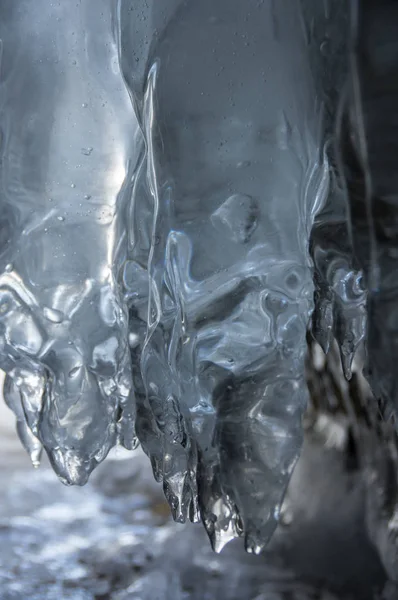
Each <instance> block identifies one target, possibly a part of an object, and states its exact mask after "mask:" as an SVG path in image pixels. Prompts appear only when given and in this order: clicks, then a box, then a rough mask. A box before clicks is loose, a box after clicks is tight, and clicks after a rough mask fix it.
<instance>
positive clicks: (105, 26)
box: [0, 0, 365, 553]
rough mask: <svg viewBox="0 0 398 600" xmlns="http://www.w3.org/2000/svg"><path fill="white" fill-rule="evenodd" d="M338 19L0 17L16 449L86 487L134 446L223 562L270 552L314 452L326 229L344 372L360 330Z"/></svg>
mask: <svg viewBox="0 0 398 600" xmlns="http://www.w3.org/2000/svg"><path fill="white" fill-rule="evenodd" d="M344 5H345V3H344V2H342V1H339V0H334V1H332V0H330V1H329V0H324V2H319V1H318V0H316V1H315V0H306V1H304V0H302V1H299V0H294V1H292V0H246V1H245V2H242V1H241V0H216V1H215V0H201V1H200V2H196V1H195V0H167V1H166V0H162V2H158V1H157V0H151V1H148V0H145V1H144V0H119V1H116V0H112V1H110V2H109V1H106V0H82V1H80V2H78V3H76V4H75V3H73V4H70V3H59V4H56V3H48V2H47V1H46V0H35V1H33V0H21V1H20V2H18V3H16V2H14V1H11V0H4V1H3V2H2V3H1V7H0V11H1V12H0V17H1V19H0V38H1V40H2V45H1V47H2V62H1V79H0V103H1V121H0V127H1V165H0V169H1V171H0V173H1V175H0V176H1V196H0V201H1V207H2V211H1V228H0V232H1V236H0V270H1V274H0V294H1V298H0V323H1V330H0V334H1V335H0V343H1V344H2V352H1V356H0V366H1V367H2V369H3V370H5V371H6V373H7V380H6V399H7V402H8V403H9V405H10V406H11V407H12V409H13V410H14V412H15V414H16V417H17V420H18V430H19V433H20V436H21V439H22V441H23V443H24V445H25V446H26V448H27V449H28V451H29V452H30V453H31V456H32V459H33V460H34V461H35V462H37V461H38V458H39V453H40V444H42V445H43V446H44V448H45V450H46V451H47V453H48V454H49V456H50V459H51V461H52V464H53V466H54V469H55V471H56V472H57V473H58V475H59V476H60V477H61V478H62V479H63V480H64V481H65V482H68V483H78V484H83V483H85V481H86V480H87V477H88V476H89V473H90V472H91V471H92V469H93V468H94V467H95V466H96V464H98V463H99V462H100V461H101V460H103V459H104V458H105V456H106V454H107V452H108V451H109V449H110V448H111V446H113V445H114V444H116V443H117V442H120V443H122V444H123V445H125V446H126V447H128V448H131V447H133V446H134V445H135V430H136V431H137V436H138V438H139V440H140V441H141V443H142V446H143V448H144V450H145V452H146V453H147V454H148V455H149V457H150V459H151V462H152V466H153V470H154V474H155V477H156V478H157V479H159V480H162V481H163V487H164V491H165V494H166V497H167V499H168V501H169V504H170V506H171V509H172V512H173V515H174V518H175V519H176V520H179V521H185V520H186V519H187V518H190V519H191V520H197V519H198V518H199V515H200V516H201V517H202V519H203V521H204V524H205V526H206V529H207V531H208V533H209V535H210V539H211V541H212V544H213V546H214V547H215V548H216V549H221V548H222V547H223V545H224V544H225V543H226V542H227V541H229V540H230V539H231V538H233V537H235V536H238V535H244V537H245V543H246V548H247V549H248V550H249V551H251V552H255V553H258V552H260V551H261V549H262V548H263V547H264V545H265V543H266V542H267V540H268V539H269V537H270V536H271V535H272V533H273V531H274V529H275V526H276V523H277V521H278V514H279V505H280V502H281V500H282V497H283V494H284V491H285V488H286V485H287V483H288V480H289V477H290V475H291V473H292V470H293V467H294V464H295V462H296V460H297V457H298V453H299V450H300V446H301V439H302V430H301V416H302V412H303V410H304V407H305V403H306V397H307V391H306V386H305V384H304V375H303V362H304V354H305V350H306V329H307V326H308V322H309V319H310V317H311V314H312V310H313V296H314V285H313V272H312V262H311V257H310V252H309V241H310V234H311V230H312V226H313V224H314V219H315V216H316V214H321V215H323V217H322V219H321V220H320V221H319V219H318V221H317V223H316V227H314V230H313V235H312V243H311V248H312V256H313V259H314V263H315V268H316V277H317V278H316V285H317V289H316V297H317V298H318V300H319V303H318V307H317V312H316V313H315V317H314V321H315V322H316V323H318V324H319V327H318V326H317V327H316V328H315V329H316V333H317V335H318V336H320V337H322V336H323V337H324V338H325V341H324V346H327V343H328V339H329V338H328V335H329V334H328V330H330V332H331V333H334V335H335V336H336V337H337V338H338V339H339V341H340V343H341V347H342V355H343V357H344V359H345V361H346V371H347V373H348V374H349V368H350V361H351V358H352V354H353V353H354V352H355V349H356V347H357V345H358V344H359V342H360V341H361V339H362V338H363V335H364V327H365V321H364V302H365V293H364V290H363V289H362V287H361V280H360V275H359V273H357V272H356V270H355V265H354V264H353V262H352V260H351V258H350V256H351V249H350V248H349V247H347V248H345V247H344V248H343V250H339V249H337V250H336V251H335V249H334V246H333V244H334V242H332V246H333V247H332V248H330V247H329V246H328V244H327V243H326V245H325V241H326V242H327V239H325V236H324V235H323V233H322V232H323V231H326V230H327V231H330V229H328V228H329V226H330V223H331V222H332V221H333V222H336V221H338V219H337V218H335V213H333V211H336V210H337V209H336V202H334V200H333V197H334V196H333V194H337V195H338V192H337V191H336V189H337V187H336V186H335V180H334V179H333V175H332V173H333V171H332V170H331V169H330V167H329V161H330V151H329V149H330V143H329V142H330V135H331V126H330V123H331V122H333V119H334V116H335V115H334V107H335V105H336V102H335V100H336V96H337V93H336V89H337V88H338V86H339V84H340V82H341V80H342V78H343V76H344V74H345V73H346V71H345V69H346V64H345V62H344V57H346V54H345V46H344V42H343V41H342V40H344V33H343V32H344V31H347V29H346V26H347V18H346V17H347V15H346V13H345V9H344ZM336 32H339V35H337V34H336ZM342 57H343V58H342ZM326 74H327V75H326ZM328 206H333V210H332V213H333V215H334V216H332V217H330V214H329V213H330V211H329V212H328V210H327V207H328ZM322 211H323V212H322ZM326 215H328V216H326ZM325 224H326V225H325ZM323 227H326V229H322V228H323ZM326 237H327V236H326ZM331 238H333V235H331ZM333 239H334V238H333ZM331 255H333V256H332V260H331V266H330V267H328V268H326V264H327V263H329V256H331ZM317 315H318V316H317ZM330 315H333V317H332V316H330ZM325 325H326V329H325ZM351 329H352V330H353V332H354V333H353V337H350V336H347V332H348V331H349V330H351ZM135 415H136V418H135Z"/></svg>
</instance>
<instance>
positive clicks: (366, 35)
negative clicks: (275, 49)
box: [340, 0, 398, 414]
mask: <svg viewBox="0 0 398 600" xmlns="http://www.w3.org/2000/svg"><path fill="white" fill-rule="evenodd" d="M351 39H352V44H351V48H350V50H351V61H350V68H351V70H350V77H349V84H348V85H347V91H346V93H345V95H344V98H343V100H344V102H343V111H342V112H343V115H342V117H343V118H342V120H341V127H340V151H341V160H342V164H343V166H344V173H345V176H346V182H347V189H348V195H349V201H350V213H351V214H350V217H351V233H352V238H353V241H354V249H355V253H356V255H357V257H358V260H359V263H360V264H361V266H362V268H363V270H364V273H365V277H366V282H367V287H368V288H369V299H368V313H369V332H368V344H367V347H368V365H367V370H368V376H369V380H370V382H371V385H372V388H373V391H374V392H375V394H376V396H377V397H378V399H379V400H380V401H382V404H383V405H384V406H385V410H386V414H388V413H389V412H391V411H394V412H396V411H397V398H398V396H397V391H398V379H397V369H396V364H397V360H398V313H397V307H398V278H397V257H398V170H397V134H398V121H397V102H398V6H397V3H396V2H393V1H390V0H382V1H381V2H374V1H370V0H366V1H365V2H360V3H358V2H353V3H352V15H351Z"/></svg>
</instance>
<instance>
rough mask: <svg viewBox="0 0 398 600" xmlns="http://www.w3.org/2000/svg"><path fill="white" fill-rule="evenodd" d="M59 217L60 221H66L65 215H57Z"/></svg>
mask: <svg viewBox="0 0 398 600" xmlns="http://www.w3.org/2000/svg"><path fill="white" fill-rule="evenodd" d="M57 219H58V221H65V217H61V216H59V217H57Z"/></svg>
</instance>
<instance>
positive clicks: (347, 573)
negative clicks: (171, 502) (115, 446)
mask: <svg viewBox="0 0 398 600" xmlns="http://www.w3.org/2000/svg"><path fill="white" fill-rule="evenodd" d="M0 416H1V423H2V425H1V437H0V451H1V453H0V486H1V490H2V501H1V504H0V598H1V600H64V599H65V600H108V599H109V600H309V599H311V600H315V599H322V600H334V599H335V598H344V599H346V598H353V599H355V600H357V599H362V598H363V599H364V600H365V599H366V598H373V597H375V594H374V590H375V588H380V586H381V585H382V583H383V580H384V574H383V571H382V569H381V567H380V565H379V562H378V559H377V557H376V555H375V554H374V553H373V551H372V549H371V548H370V547H369V546H368V545H367V542H366V539H365V537H364V534H363V531H362V522H361V510H360V499H361V489H360V486H358V484H357V482H356V480H355V477H353V476H351V475H350V476H349V475H343V474H342V469H341V464H340V463H339V461H338V455H337V453H335V451H327V452H320V449H319V448H316V447H315V446H313V445H312V444H311V443H310V442H308V441H307V443H306V445H305V448H304V452H303V456H302V459H301V461H300V463H299V465H298V468H297V470H296V472H295V477H294V479H293V481H292V485H291V487H290V503H291V506H292V511H293V513H292V514H293V522H292V523H291V524H290V526H288V527H287V526H285V527H284V528H281V529H280V531H278V534H277V536H276V538H275V539H274V542H273V546H272V547H271V548H270V550H269V553H268V554H267V555H265V556H261V557H255V556H251V555H247V554H245V552H244V551H243V547H242V543H241V542H240V541H237V542H236V543H233V544H230V545H229V546H228V547H227V548H226V549H225V550H224V551H223V553H222V554H221V555H215V554H213V553H212V551H211V549H210V546H209V543H208V540H207V537H206V535H205V533H204V531H203V529H202V527H201V525H198V526H194V525H191V524H190V525H187V526H182V525H178V524H175V523H173V522H172V521H171V520H170V518H169V514H168V508H167V506H166V504H165V502H164V500H163V498H162V492H161V489H160V488H159V486H158V485H157V484H156V483H154V482H153V480H152V476H151V473H150V469H149V465H148V461H147V459H146V458H145V457H144V456H143V455H142V454H141V453H140V452H136V453H134V454H130V453H127V451H121V450H117V451H116V453H114V454H113V455H112V458H110V459H108V460H107V461H105V463H104V464H103V465H101V466H100V467H99V468H98V470H96V471H95V473H94V474H93V476H92V478H91V480H90V482H89V483H88V485H86V486H85V487H83V488H74V487H71V488H68V487H65V486H63V485H62V484H61V483H60V482H59V481H58V480H57V479H56V477H55V475H54V473H53V472H52V470H50V468H49V467H48V466H47V465H46V464H43V465H42V467H41V468H40V469H38V470H36V471H35V470H33V469H32V468H31V467H30V466H29V462H28V459H27V458H26V457H25V455H24V454H23V453H22V451H21V450H20V447H19V442H18V441H17V439H16V437H15V435H14V433H13V431H12V429H11V425H12V422H11V421H10V418H9V415H8V414H7V413H6V409H2V410H1V413H0ZM314 450H316V451H314ZM325 472H327V475H328V483H327V484H326V479H325ZM322 477H323V479H322ZM309 481H312V482H314V481H317V482H318V483H317V488H316V490H317V491H316V494H315V493H314V486H313V487H312V489H311V488H310V487H309V485H310V484H309ZM333 586H334V594H335V595H332V593H331V592H328V591H327V590H328V589H329V590H330V589H332V588H333Z"/></svg>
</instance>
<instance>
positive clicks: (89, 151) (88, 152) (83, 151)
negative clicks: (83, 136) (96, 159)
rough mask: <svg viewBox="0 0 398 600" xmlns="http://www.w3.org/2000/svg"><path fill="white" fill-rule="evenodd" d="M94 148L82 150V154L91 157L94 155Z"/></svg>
mask: <svg viewBox="0 0 398 600" xmlns="http://www.w3.org/2000/svg"><path fill="white" fill-rule="evenodd" d="M92 151H93V148H91V147H90V148H82V154H84V156H90V154H91V153H92Z"/></svg>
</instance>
